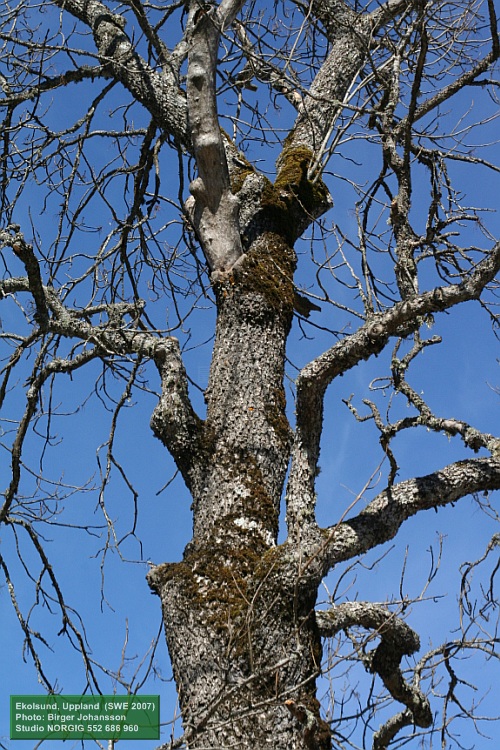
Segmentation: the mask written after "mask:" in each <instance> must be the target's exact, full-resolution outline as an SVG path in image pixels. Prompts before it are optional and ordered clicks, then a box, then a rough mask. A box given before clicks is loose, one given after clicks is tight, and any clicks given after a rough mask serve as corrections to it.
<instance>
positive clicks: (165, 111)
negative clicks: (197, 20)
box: [53, 0, 191, 150]
mask: <svg viewBox="0 0 500 750" xmlns="http://www.w3.org/2000/svg"><path fill="white" fill-rule="evenodd" d="M53 2H54V3H55V4H56V5H58V6H59V7H60V8H62V9H63V10H65V11H68V12H69V13H71V14H72V15H73V16H75V17H76V18H78V19H79V20H80V21H82V22H83V23H85V24H86V25H87V26H88V27H89V28H90V29H91V31H92V34H93V37H94V41H95V44H96V47H97V51H98V54H99V58H100V60H101V62H102V64H103V65H104V66H109V68H110V70H111V71H112V73H113V75H114V76H115V77H116V78H117V80H119V81H120V82H121V83H122V84H123V85H124V86H125V87H126V88H127V89H128V90H129V91H130V93H131V94H132V96H133V97H134V98H135V99H137V101H139V102H141V104H143V105H144V107H146V109H147V110H148V111H149V112H150V113H151V115H152V116H153V117H154V118H155V120H156V122H157V124H158V126H159V127H160V128H162V130H164V131H165V132H167V133H170V134H171V135H172V136H173V137H174V138H175V139H176V141H177V142H178V143H179V144H182V145H183V146H184V147H186V148H187V149H188V150H189V149H190V145H191V141H190V137H189V130H188V123H187V106H186V99H185V96H184V94H183V92H181V91H180V89H179V88H178V82H177V71H175V70H173V69H172V68H170V67H169V66H165V67H164V69H163V71H162V73H158V72H156V71H155V70H153V69H152V68H151V67H150V66H149V65H148V64H147V62H146V61H145V60H144V59H143V58H142V57H141V56H140V55H139V54H138V53H137V52H136V51H135V46H134V45H133V44H132V42H131V41H130V39H129V37H128V36H127V34H126V33H125V31H124V29H125V20H124V18H123V17H122V16H120V15H117V14H115V13H112V12H111V11H110V10H109V9H108V8H107V7H106V6H105V5H104V4H103V3H101V2H100V0H53Z"/></svg>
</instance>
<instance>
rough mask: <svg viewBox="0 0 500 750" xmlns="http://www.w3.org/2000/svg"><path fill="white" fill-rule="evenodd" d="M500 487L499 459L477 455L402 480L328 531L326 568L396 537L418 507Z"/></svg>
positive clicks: (324, 553)
mask: <svg viewBox="0 0 500 750" xmlns="http://www.w3.org/2000/svg"><path fill="white" fill-rule="evenodd" d="M498 489H500V461H499V460H497V459H495V458H476V459H466V460H464V461H457V462H456V463H452V464H449V465H448V466H446V467H444V468H443V469H440V470H439V471H436V472H433V473H432V474H427V475H425V476H423V477H416V478H414V479H408V480H406V481H404V482H400V483H398V484H396V485H394V486H393V487H391V488H389V489H386V490H384V491H383V492H381V493H380V494H379V495H377V497H375V498H374V499H373V500H372V501H371V502H370V503H369V504H368V505H367V507H366V508H365V509H364V510H362V511H361V513H359V514H358V515H357V516H355V517H354V518H352V519H349V520H347V521H343V522H342V523H340V524H338V525H336V526H333V527H331V528H330V529H328V530H325V532H324V534H325V538H326V541H325V542H324V544H323V546H322V549H321V550H320V551H319V552H318V554H321V555H322V556H323V560H324V565H325V570H328V569H330V568H332V567H333V566H334V565H336V564H337V563H338V562H341V561H344V560H350V559H351V558H353V557H355V556H357V555H361V554H363V553H364V552H367V551H368V550H369V549H372V548H373V547H376V546H378V545H379V544H384V543H385V542H388V541H389V540H391V539H393V538H394V536H395V535H396V534H397V532H398V530H399V528H400V527H401V525H402V524H403V523H404V521H407V520H408V519H409V518H411V517H412V516H414V515H415V514H416V513H418V512H419V511H423V510H430V509H431V508H438V507H441V506H444V505H449V504H451V503H454V502H455V501H457V500H460V498H462V497H465V496H467V495H471V494H474V493H475V492H483V491H489V490H498Z"/></svg>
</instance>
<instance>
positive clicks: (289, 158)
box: [261, 143, 329, 244]
mask: <svg viewBox="0 0 500 750" xmlns="http://www.w3.org/2000/svg"><path fill="white" fill-rule="evenodd" d="M313 158H314V154H313V152H312V151H311V150H310V149H308V148H307V147H306V146H301V145H299V146H287V145H286V143H285V147H284V149H283V151H282V153H281V156H280V168H279V172H278V176H277V178H276V181H275V183H274V185H273V184H272V183H271V182H266V184H265V187H264V191H263V194H262V201H261V202H262V207H263V211H264V212H265V213H267V214H268V217H269V220H270V221H272V222H273V224H274V226H275V228H276V229H277V230H278V231H279V232H280V234H282V236H283V237H285V238H286V239H287V240H288V242H289V243H290V244H293V243H294V242H295V240H296V239H297V237H298V236H299V235H300V234H301V232H302V231H303V227H304V226H307V224H309V223H310V221H311V220H312V218H314V217H316V216H318V215H319V214H320V213H322V212H323V208H324V206H325V205H327V204H328V202H329V193H328V189H327V187H326V185H325V184H324V182H323V181H322V180H321V179H320V178H318V179H317V180H310V179H309V177H308V175H307V171H308V168H309V166H310V164H311V161H312V159H313Z"/></svg>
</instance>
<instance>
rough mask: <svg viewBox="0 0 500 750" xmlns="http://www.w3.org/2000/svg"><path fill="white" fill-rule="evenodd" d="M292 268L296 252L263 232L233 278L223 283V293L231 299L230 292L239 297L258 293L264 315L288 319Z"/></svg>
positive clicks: (285, 243) (291, 311) (290, 305)
mask: <svg viewBox="0 0 500 750" xmlns="http://www.w3.org/2000/svg"><path fill="white" fill-rule="evenodd" d="M295 265H296V257H295V253H294V251H293V249H292V248H291V247H290V246H289V245H288V243H287V242H286V241H285V240H284V239H283V238H282V237H281V236H280V235H279V234H277V233H272V232H268V233H265V234H263V235H262V237H261V239H260V241H259V243H258V245H257V246H256V247H254V249H252V251H251V252H249V253H248V255H247V256H246V258H245V261H244V263H242V265H241V266H240V267H239V268H238V269H237V271H236V272H235V277H234V279H229V280H227V281H226V282H225V285H224V288H223V289H222V294H225V295H226V296H232V292H233V291H234V292H235V293H237V294H238V295H240V294H242V295H245V294H246V293H251V294H258V295H259V296H263V297H264V298H265V301H266V303H267V305H266V307H267V312H270V311H272V314H273V316H274V315H275V313H276V312H278V313H281V314H283V315H284V316H285V318H289V319H290V320H291V316H292V313H293V305H294V287H293V274H294V271H295ZM231 286H234V289H231V288H230V287H231ZM261 313H266V310H265V309H262V310H261ZM251 314H252V316H255V314H256V311H255V310H254V309H253V310H252V311H251ZM253 319H254V320H256V318H255V317H254V318H253Z"/></svg>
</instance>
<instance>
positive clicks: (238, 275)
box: [150, 231, 330, 750]
mask: <svg viewBox="0 0 500 750" xmlns="http://www.w3.org/2000/svg"><path fill="white" fill-rule="evenodd" d="M294 268H295V254H294V252H293V250H292V249H291V248H290V247H289V245H288V244H287V243H286V241H285V240H284V239H283V238H282V237H281V236H280V235H279V234H277V233H276V232H271V231H267V232H264V233H262V234H261V235H260V237H259V238H258V239H257V240H256V241H255V242H254V243H253V245H252V246H251V248H249V251H248V254H247V255H246V256H244V258H243V259H242V262H240V263H238V264H237V266H236V267H235V268H233V270H232V271H231V272H230V273H228V274H226V275H224V276H223V277H222V278H219V280H218V282H217V284H216V288H215V291H216V296H217V305H218V323H217V333H216V340H215V346H214V354H213V360H212V368H211V373H210V380H209V385H208V389H207V392H206V400H207V417H206V420H205V422H204V423H203V426H202V428H201V430H200V436H199V438H198V441H197V450H196V454H197V455H196V459H195V464H196V468H195V470H194V471H193V472H192V476H193V477H194V478H193V481H192V483H191V490H192V494H193V510H194V530H193V539H192V541H191V542H190V543H189V545H188V547H187V548H186V551H185V555H184V560H183V562H181V563H177V564H166V565H161V566H159V567H158V568H155V569H154V570H153V571H152V572H151V574H150V584H151V586H152V588H153V589H154V590H155V591H156V592H157V593H158V594H159V595H160V596H161V600H162V606H163V617H164V622H165V632H166V637H167V643H168V648H169V652H170V656H171V659H172V664H173V670H174V677H175V680H176V682H177V685H178V690H179V699H180V706H181V710H182V714H183V719H184V726H185V730H186V739H187V743H188V746H189V747H190V748H201V747H204V748H207V747H210V748H226V747H227V748H229V747H240V748H287V750H292V748H297V749H298V748H311V747H314V748H322V747H325V748H326V747H329V746H330V744H329V733H328V731H327V730H326V731H325V728H326V725H323V724H322V722H321V720H320V718H319V710H318V703H317V701H316V698H315V680H316V676H317V674H318V673H319V669H320V663H321V640H320V637H319V633H318V629H317V625H316V620H315V616H314V605H315V598H316V591H317V585H318V579H317V578H315V576H317V571H313V570H312V568H311V570H310V571H308V573H307V574H304V573H302V574H301V559H300V549H299V548H298V547H297V548H294V547H292V546H291V545H281V546H280V547H277V546H276V545H277V533H278V517H279V511H280V500H281V496H282V490H283V483H284V479H285V474H286V470H287V466H288V461H289V456H290V442H291V440H290V438H291V430H290V427H289V424H288V421H287V419H286V415H285V392H284V387H283V377H284V362H285V344H286V339H287V335H288V332H289V329H290V323H291V319H292V313H293V299H294V291H293V283H292V277H293V271H294ZM155 419H156V430H157V431H158V430H159V425H158V422H159V419H160V418H159V415H158V414H157V415H156V417H155Z"/></svg>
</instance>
